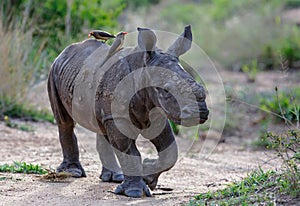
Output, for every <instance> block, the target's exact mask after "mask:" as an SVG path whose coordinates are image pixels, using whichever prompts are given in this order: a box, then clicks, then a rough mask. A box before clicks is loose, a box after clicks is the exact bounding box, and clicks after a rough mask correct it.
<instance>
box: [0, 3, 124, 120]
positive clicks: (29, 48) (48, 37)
mask: <svg viewBox="0 0 300 206" xmlns="http://www.w3.org/2000/svg"><path fill="white" fill-rule="evenodd" d="M124 8H125V2H124V1H123V0H113V1H110V4H109V5H108V4H107V5H105V6H103V5H102V1H101V0H84V1H79V0H45V1H34V0H2V1H1V2H0V64H1V67H0V73H1V76H0V118H1V117H2V118H3V115H9V116H12V117H22V118H23V117H24V118H29V116H31V117H30V118H31V119H34V120H36V119H40V118H42V119H47V120H48V121H53V117H50V116H49V115H48V114H45V113H44V112H43V111H42V112H40V114H38V112H36V111H34V110H33V109H32V108H30V109H26V108H27V107H28V105H24V97H26V95H27V91H28V89H29V88H30V87H32V86H33V85H34V83H35V82H37V81H40V80H41V79H45V78H46V75H47V74H48V72H49V69H50V65H51V63H52V62H53V60H54V59H55V57H56V56H57V55H58V54H59V53H60V52H61V51H62V50H63V49H64V48H65V47H66V46H67V45H68V44H70V43H73V42H76V41H82V40H84V39H85V38H87V34H88V31H89V30H91V29H104V30H108V31H114V30H115V29H117V27H118V21H117V20H118V16H119V15H120V13H121V12H122V10H123V9H124Z"/></svg>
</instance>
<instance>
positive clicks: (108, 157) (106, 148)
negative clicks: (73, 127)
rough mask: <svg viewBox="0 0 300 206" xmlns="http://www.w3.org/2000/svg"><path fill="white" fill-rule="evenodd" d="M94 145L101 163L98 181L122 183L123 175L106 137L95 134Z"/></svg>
mask: <svg viewBox="0 0 300 206" xmlns="http://www.w3.org/2000/svg"><path fill="white" fill-rule="evenodd" d="M96 145H97V146H96V147H97V151H98V154H99V157H100V160H101V163H102V172H101V175H100V179H102V181H103V182H118V183H119V182H122V181H123V180H124V175H123V174H122V170H121V168H120V166H119V164H118V162H117V159H116V156H115V152H114V149H113V147H112V146H111V145H110V144H109V142H108V141H107V136H104V135H101V134H97V143H96Z"/></svg>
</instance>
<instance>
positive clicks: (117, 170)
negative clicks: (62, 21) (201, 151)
mask: <svg viewBox="0 0 300 206" xmlns="http://www.w3.org/2000/svg"><path fill="white" fill-rule="evenodd" d="M156 41H157V39H156V35H155V33H154V32H153V31H152V30H150V29H147V28H138V45H137V46H136V47H133V48H131V47H124V48H122V49H120V50H118V51H117V52H115V53H114V54H113V55H111V56H110V57H109V59H106V57H107V54H108V51H109V49H110V46H108V45H107V44H105V43H102V42H99V41H97V40H93V39H89V40H86V41H83V42H80V43H76V44H72V45H70V46H68V47H67V48H65V49H64V51H63V52H62V53H61V54H60V55H59V56H58V57H57V58H56V59H55V61H54V63H53V64H52V68H51V71H50V74H49V79H48V94H49V98H50V102H51V107H52V110H53V113H54V117H55V119H56V122H57V126H58V131H59V140H60V144H61V147H62V152H63V161H62V163H61V164H60V166H59V167H58V168H57V171H58V172H61V171H65V172H69V173H71V174H72V176H73V177H85V176H86V174H85V171H84V169H83V167H82V166H81V164H80V161H79V151H78V145H77V138H76V136H75V133H74V126H75V123H78V124H80V125H81V126H83V127H85V128H87V129H89V130H91V131H93V132H95V133H96V134H97V151H98V153H99V156H100V160H101V162H102V173H101V176H100V178H101V179H102V180H103V181H108V182H119V183H121V184H120V185H119V186H118V187H117V188H116V190H115V193H116V194H123V195H126V196H129V197H141V196H143V195H144V194H145V195H146V196H151V193H150V191H149V188H150V189H151V190H154V189H155V187H156V185H157V182H158V177H159V176H160V174H161V173H162V172H164V171H167V170H169V169H170V168H172V167H173V166H174V164H175V162H176V161H177V157H178V149H177V145H176V142H175V138H174V135H173V132H172V129H171V127H170V125H169V122H168V119H170V120H172V121H173V122H175V123H176V124H180V125H183V126H194V125H197V124H202V123H204V122H205V121H206V120H207V118H208V113H209V111H208V109H207V106H206V103H205V97H206V95H205V89H204V88H203V87H202V86H201V85H200V84H198V83H197V82H196V81H195V80H194V79H193V78H192V76H191V75H190V74H188V73H187V72H186V71H185V70H184V69H183V68H182V66H181V65H180V63H179V56H180V55H182V54H184V53H185V52H187V51H188V50H189V49H190V48H191V43H192V32H191V26H186V27H185V29H184V32H183V33H182V34H181V36H179V37H178V38H177V40H175V42H174V43H173V44H172V45H171V46H170V47H169V49H168V50H167V51H166V52H164V51H162V50H161V49H158V48H157V46H156ZM104 60H105V61H104ZM138 135H142V136H143V137H144V138H146V139H149V141H150V142H151V143H153V144H154V146H155V148H156V150H157V153H158V158H157V159H145V160H144V161H143V162H142V159H141V155H140V152H139V151H138V149H137V146H136V139H137V137H138Z"/></svg>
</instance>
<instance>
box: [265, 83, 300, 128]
mask: <svg viewBox="0 0 300 206" xmlns="http://www.w3.org/2000/svg"><path fill="white" fill-rule="evenodd" d="M260 107H261V109H262V110H264V111H271V112H273V113H274V114H275V115H276V118H275V119H276V120H277V121H288V122H291V123H295V122H297V123H299V117H300V89H299V88H294V89H291V90H290V91H289V92H284V91H280V92H279V91H278V89H277V88H275V94H274V95H272V96H270V95H267V96H264V97H261V98H260Z"/></svg>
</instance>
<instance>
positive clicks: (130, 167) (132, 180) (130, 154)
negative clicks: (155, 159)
mask: <svg viewBox="0 0 300 206" xmlns="http://www.w3.org/2000/svg"><path fill="white" fill-rule="evenodd" d="M104 125H105V129H106V131H107V135H108V139H109V142H110V144H111V145H112V146H113V147H114V151H115V154H116V156H117V158H118V160H119V163H120V165H121V169H122V171H123V173H124V181H123V183H122V184H120V185H119V186H118V187H117V188H116V190H115V193H116V194H122V195H126V196H128V197H141V196H143V195H144V194H145V195H146V196H148V197H149V196H151V193H150V191H149V189H148V187H147V185H146V183H145V182H144V181H143V178H142V173H143V166H142V160H141V155H140V153H139V151H138V149H137V147H136V145H135V139H136V138H132V139H131V138H128V137H126V136H125V135H124V134H122V133H121V132H120V131H119V130H118V128H117V127H116V126H115V124H114V122H113V121H112V120H109V121H106V122H105V124H104Z"/></svg>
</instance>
